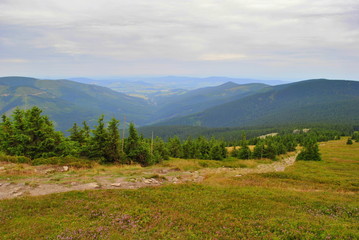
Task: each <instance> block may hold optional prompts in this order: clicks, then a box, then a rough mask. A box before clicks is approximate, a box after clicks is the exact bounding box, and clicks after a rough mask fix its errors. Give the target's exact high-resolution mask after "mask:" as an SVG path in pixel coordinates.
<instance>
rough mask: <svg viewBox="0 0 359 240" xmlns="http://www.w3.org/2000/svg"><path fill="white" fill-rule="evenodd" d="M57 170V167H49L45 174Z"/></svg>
mask: <svg viewBox="0 0 359 240" xmlns="http://www.w3.org/2000/svg"><path fill="white" fill-rule="evenodd" d="M55 171H56V170H55V168H49V169H46V170H45V174H49V173H54V172H55Z"/></svg>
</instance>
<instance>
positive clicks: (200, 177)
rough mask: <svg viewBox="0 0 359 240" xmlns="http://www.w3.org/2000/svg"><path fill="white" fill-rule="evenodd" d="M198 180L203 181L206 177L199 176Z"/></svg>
mask: <svg viewBox="0 0 359 240" xmlns="http://www.w3.org/2000/svg"><path fill="white" fill-rule="evenodd" d="M196 180H197V182H202V181H203V180H204V177H203V176H199V177H198V178H197V179H196Z"/></svg>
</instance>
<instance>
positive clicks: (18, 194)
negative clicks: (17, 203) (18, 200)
mask: <svg viewBox="0 0 359 240" xmlns="http://www.w3.org/2000/svg"><path fill="white" fill-rule="evenodd" d="M23 194H24V193H23V192H18V193H15V194H13V196H14V197H20V196H21V195H23Z"/></svg>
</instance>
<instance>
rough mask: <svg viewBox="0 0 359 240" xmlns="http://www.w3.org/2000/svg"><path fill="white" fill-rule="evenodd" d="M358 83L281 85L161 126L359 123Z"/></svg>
mask: <svg viewBox="0 0 359 240" xmlns="http://www.w3.org/2000/svg"><path fill="white" fill-rule="evenodd" d="M358 106H359V82H356V81H344V80H326V79H315V80H307V81H301V82H296V83H291V84H285V85H278V86H275V87H272V89H271V90H268V91H266V92H262V93H257V94H254V95H251V96H248V97H245V98H243V99H239V100H236V101H232V102H229V103H226V104H223V105H219V106H216V107H213V108H210V109H207V110H205V111H203V112H201V113H197V114H193V115H189V116H185V117H181V118H175V119H172V120H169V121H166V122H162V123H160V124H162V125H192V126H207V127H224V126H278V125H288V124H296V123H300V124H305V123H311V124H313V123H330V124H332V123H338V124H344V123H348V124H353V123H358V122H359V107H358Z"/></svg>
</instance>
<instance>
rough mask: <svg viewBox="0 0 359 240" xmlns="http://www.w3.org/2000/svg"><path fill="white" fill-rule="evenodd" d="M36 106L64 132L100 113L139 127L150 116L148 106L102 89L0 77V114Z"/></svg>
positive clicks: (71, 83) (132, 98)
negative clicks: (131, 122)
mask: <svg viewBox="0 0 359 240" xmlns="http://www.w3.org/2000/svg"><path fill="white" fill-rule="evenodd" d="M31 106H38V107H39V108H41V109H42V110H43V111H44V113H45V114H46V115H49V116H50V118H51V119H53V120H54V121H55V122H56V123H60V124H58V127H57V128H58V129H59V130H62V131H64V130H67V129H69V128H70V127H72V124H73V123H74V122H78V123H79V122H82V121H84V120H86V121H88V122H89V123H90V124H93V123H94V122H95V121H96V120H97V119H98V117H99V116H100V115H101V114H105V115H107V116H108V117H112V116H114V117H117V118H120V117H121V118H122V116H124V115H126V117H127V119H130V120H131V121H134V122H136V123H137V124H143V123H144V122H145V121H146V119H147V118H148V117H149V115H150V108H149V107H148V106H149V105H148V103H147V102H146V101H144V100H143V99H140V98H135V97H130V96H127V95H125V94H122V93H119V92H116V91H113V90H111V89H108V88H105V87H99V86H96V85H89V84H82V83H77V82H72V81H68V80H38V79H34V78H25V77H2V78H0V113H10V112H12V111H13V110H14V109H15V108H16V107H20V108H27V109H29V108H30V107H31Z"/></svg>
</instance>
